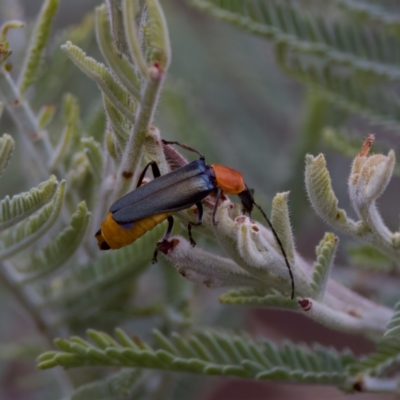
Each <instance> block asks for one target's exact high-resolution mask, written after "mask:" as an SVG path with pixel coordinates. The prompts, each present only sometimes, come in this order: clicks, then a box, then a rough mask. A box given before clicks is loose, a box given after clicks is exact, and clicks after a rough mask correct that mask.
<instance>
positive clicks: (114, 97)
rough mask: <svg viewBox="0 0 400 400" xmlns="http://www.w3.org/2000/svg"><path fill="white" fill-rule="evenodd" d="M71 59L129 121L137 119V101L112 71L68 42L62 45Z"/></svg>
mask: <svg viewBox="0 0 400 400" xmlns="http://www.w3.org/2000/svg"><path fill="white" fill-rule="evenodd" d="M62 49H63V50H65V51H66V52H67V53H68V55H69V57H70V58H71V60H72V61H73V62H74V63H75V64H76V65H77V66H78V67H79V68H80V69H81V71H83V72H84V73H85V74H86V75H88V76H89V77H90V78H92V79H93V80H94V81H95V82H96V83H97V84H98V85H99V87H100V89H101V90H102V91H103V93H104V94H105V95H106V96H107V97H108V98H109V99H110V101H111V102H112V103H113V104H114V106H115V107H116V108H117V109H118V110H119V111H120V112H121V113H122V114H123V115H124V116H125V117H126V118H128V120H129V121H131V122H134V121H135V110H136V102H135V101H134V100H133V98H132V97H130V96H129V94H128V92H127V91H126V90H125V89H124V88H123V87H122V86H121V85H120V84H119V82H118V81H117V80H116V79H115V78H114V77H113V76H112V75H111V73H110V71H109V70H108V69H107V68H106V67H105V66H104V65H103V64H101V63H99V62H97V61H96V60H94V59H93V58H91V57H88V56H87V55H86V54H85V52H84V51H82V50H81V49H80V48H79V47H77V46H75V45H73V44H72V43H71V42H67V43H66V44H65V45H63V46H62Z"/></svg>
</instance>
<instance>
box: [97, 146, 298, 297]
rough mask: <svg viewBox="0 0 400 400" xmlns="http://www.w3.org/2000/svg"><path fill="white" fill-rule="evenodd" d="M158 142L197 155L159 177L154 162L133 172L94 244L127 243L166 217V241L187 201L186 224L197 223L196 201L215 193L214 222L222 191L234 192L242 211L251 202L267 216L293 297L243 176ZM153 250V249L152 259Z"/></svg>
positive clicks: (199, 218)
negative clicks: (134, 179) (133, 184)
mask: <svg viewBox="0 0 400 400" xmlns="http://www.w3.org/2000/svg"><path fill="white" fill-rule="evenodd" d="M163 143H164V144H175V145H178V146H181V147H182V148H184V149H186V150H189V151H193V152H195V153H197V154H198V155H199V156H200V158H199V159H198V160H196V161H192V162H190V163H188V164H186V165H184V166H183V167H180V168H178V169H176V170H174V171H172V172H170V173H168V174H166V175H162V176H161V174H160V170H159V168H158V166H157V163H156V162H155V161H151V162H150V163H148V164H147V165H146V167H145V168H144V170H143V172H142V174H141V175H140V177H139V180H138V184H137V188H136V189H135V190H133V191H132V192H130V193H128V194H126V195H125V196H123V197H121V198H120V199H119V200H117V201H116V202H115V203H114V204H113V205H112V206H111V207H110V210H109V212H108V216H107V219H105V220H104V221H103V222H102V224H101V229H99V231H98V232H97V233H96V235H95V236H96V238H97V241H98V245H99V248H100V249H101V250H109V249H119V248H121V247H124V246H127V245H129V244H131V243H133V242H134V241H135V240H136V239H138V238H140V237H141V236H143V235H144V234H145V233H146V232H148V231H150V230H151V229H153V228H154V227H155V226H156V225H158V224H160V223H161V222H163V221H165V220H166V219H167V220H168V228H167V231H166V232H165V235H164V240H167V239H168V238H169V236H170V234H171V232H172V228H173V224H174V219H173V217H172V215H173V214H174V213H175V212H177V211H181V210H184V209H186V208H189V207H191V206H193V205H196V207H197V211H198V212H197V223H196V224H192V225H201V223H202V217H203V206H202V204H201V201H202V200H203V199H204V198H205V197H207V196H208V195H209V194H212V193H213V194H215V197H216V199H215V207H214V211H213V216H212V221H213V223H214V224H216V221H215V215H216V211H217V208H218V203H219V199H220V197H221V195H222V193H227V194H235V195H238V196H239V198H240V200H241V203H242V206H243V212H245V213H248V214H249V215H250V214H251V212H252V210H253V206H256V207H257V208H258V209H259V210H260V211H261V213H262V214H263V216H264V218H265V219H266V220H267V222H268V224H269V226H270V228H271V230H272V232H273V234H274V236H275V238H276V240H277V242H278V244H279V246H280V248H281V251H282V254H283V256H284V258H285V262H286V265H287V267H288V269H289V273H290V278H291V280H292V298H293V297H294V280H293V275H292V271H291V268H290V264H289V262H288V260H287V257H286V254H285V250H284V249H283V246H282V243H281V241H280V239H279V237H278V235H277V233H276V231H275V229H274V228H273V226H272V224H271V222H270V221H269V219H268V217H267V216H266V214H265V213H264V211H263V210H262V209H261V207H260V206H259V205H258V204H257V203H256V202H255V201H254V198H253V194H252V191H251V190H250V189H249V188H248V187H247V186H246V184H245V182H244V179H243V175H242V174H241V173H240V172H238V171H235V170H234V169H232V168H228V167H225V166H223V165H218V164H211V165H208V164H206V162H205V157H204V155H203V154H202V153H201V152H199V151H198V150H195V149H193V148H191V147H189V146H186V145H184V144H181V143H178V142H168V141H165V140H163ZM149 167H151V169H152V172H153V175H154V178H155V179H154V180H152V181H150V182H149V183H147V184H146V185H142V186H141V184H142V182H143V179H144V176H145V174H146V171H147V169H148V168H149ZM190 228H191V224H189V238H190V242H191V243H192V245H194V244H195V242H194V241H193V239H192V237H191V233H190ZM156 254H157V251H156V252H155V255H154V260H155V259H156Z"/></svg>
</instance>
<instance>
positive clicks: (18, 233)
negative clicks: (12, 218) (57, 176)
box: [0, 181, 65, 261]
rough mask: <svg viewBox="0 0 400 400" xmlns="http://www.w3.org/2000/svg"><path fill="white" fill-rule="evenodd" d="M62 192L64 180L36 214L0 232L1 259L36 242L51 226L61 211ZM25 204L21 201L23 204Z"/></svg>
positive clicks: (63, 191)
mask: <svg viewBox="0 0 400 400" xmlns="http://www.w3.org/2000/svg"><path fill="white" fill-rule="evenodd" d="M64 193H65V181H62V182H61V183H60V184H59V185H58V187H57V190H56V193H55V194H54V197H53V199H52V201H50V203H49V204H47V205H45V206H44V207H42V209H41V210H40V211H39V212H38V213H37V215H33V216H31V217H30V218H29V219H27V220H26V221H22V222H20V223H19V224H17V225H16V226H15V227H11V228H8V229H6V230H4V231H3V232H2V233H1V234H0V260H1V261H2V260H5V259H7V258H9V257H11V256H13V255H15V254H17V253H18V252H20V251H21V250H23V249H24V248H26V247H27V246H29V245H31V244H33V243H34V242H36V241H37V240H38V239H39V238H40V237H41V236H43V235H44V234H45V233H46V232H47V231H48V230H49V229H50V228H51V227H52V226H53V224H54V223H55V222H56V220H57V218H58V216H59V214H60V212H61V207H62V204H63V200H64ZM11 202H12V200H11ZM25 204H26V203H23V205H25ZM24 211H25V210H24ZM20 215H21V214H20Z"/></svg>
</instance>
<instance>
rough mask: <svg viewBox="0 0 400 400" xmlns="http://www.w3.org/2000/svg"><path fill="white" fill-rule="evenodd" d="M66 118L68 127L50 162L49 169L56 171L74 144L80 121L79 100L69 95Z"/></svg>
mask: <svg viewBox="0 0 400 400" xmlns="http://www.w3.org/2000/svg"><path fill="white" fill-rule="evenodd" d="M64 114H65V115H64V118H65V120H66V126H65V127H64V130H63V132H62V134H61V138H60V140H59V141H58V144H57V147H56V148H55V150H54V153H53V155H52V158H51V160H50V161H49V169H50V170H54V169H55V168H56V167H57V166H58V165H59V164H60V163H61V162H62V161H64V160H65V157H66V155H67V153H68V150H70V148H71V143H72V142H73V138H74V133H75V131H76V127H77V124H78V119H79V103H78V99H77V98H75V97H74V96H72V95H70V94H68V95H67V96H66V97H65V101H64Z"/></svg>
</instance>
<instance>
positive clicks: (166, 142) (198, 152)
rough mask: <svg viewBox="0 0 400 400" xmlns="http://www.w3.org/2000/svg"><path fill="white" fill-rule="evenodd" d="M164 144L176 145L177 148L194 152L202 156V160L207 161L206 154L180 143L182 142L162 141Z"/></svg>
mask: <svg viewBox="0 0 400 400" xmlns="http://www.w3.org/2000/svg"><path fill="white" fill-rule="evenodd" d="M161 141H162V142H163V143H164V144H175V145H176V146H179V147H182V149H185V150H188V151H192V152H193V153H196V154H198V155H199V156H200V159H201V160H205V157H204V154H203V153H202V152H200V151H199V150H196V149H194V148H193V147H190V146H188V145H186V144H183V143H180V142H170V141H169V140H164V139H162V140H161Z"/></svg>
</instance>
